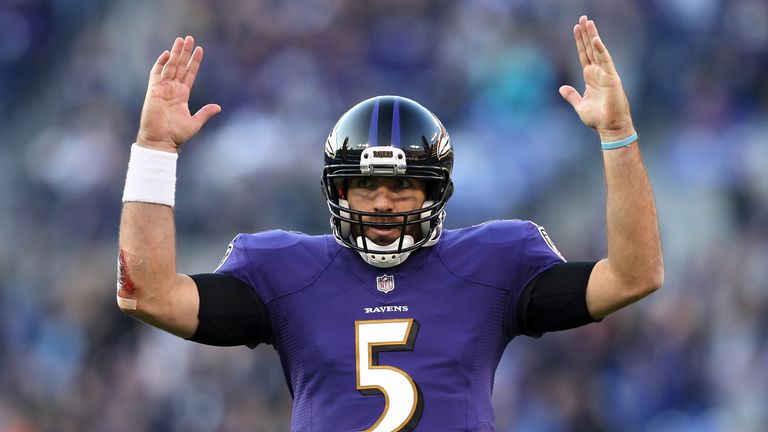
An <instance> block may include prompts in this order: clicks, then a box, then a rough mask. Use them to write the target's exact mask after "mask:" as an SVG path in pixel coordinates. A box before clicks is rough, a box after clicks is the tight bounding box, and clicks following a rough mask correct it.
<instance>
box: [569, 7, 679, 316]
mask: <svg viewBox="0 0 768 432" xmlns="http://www.w3.org/2000/svg"><path fill="white" fill-rule="evenodd" d="M573 34H574V38H575V40H576V47H577V50H578V53H579V60H580V61H581V65H582V67H583V72H584V81H585V84H586V90H585V92H584V94H583V95H581V94H579V93H578V92H577V91H576V90H575V89H574V88H573V87H571V86H563V87H561V88H560V94H561V95H562V96H563V97H564V98H565V99H566V100H567V101H568V102H569V103H570V104H571V105H572V106H573V107H574V109H575V110H576V112H577V113H578V115H579V117H580V118H581V120H582V121H583V122H584V124H586V125H587V126H589V127H591V128H594V129H595V130H596V131H597V132H598V134H599V135H600V139H601V141H602V142H603V143H606V142H616V141H620V140H623V139H625V138H627V137H630V136H632V135H633V134H634V133H635V129H634V125H633V124H632V118H631V115H630V111H629V103H628V101H627V97H626V95H625V93H624V89H623V87H622V84H621V80H620V79H619V75H618V73H617V72H616V68H615V66H614V64H613V60H612V59H611V56H610V54H609V53H608V50H607V49H606V47H605V45H604V44H603V42H602V40H601V39H600V36H599V35H598V32H597V28H596V26H595V24H594V22H593V21H589V20H588V19H587V17H586V16H582V17H581V18H580V20H579V23H578V24H577V25H576V26H575V27H574V30H573ZM603 163H604V167H605V180H606V188H607V243H608V256H607V258H605V259H603V260H600V261H599V262H598V263H597V264H596V265H595V267H594V269H593V270H592V272H591V274H590V277H589V282H588V285H587V292H586V302H587V307H588V309H589V313H590V314H591V316H592V317H593V318H595V319H600V318H602V317H604V316H606V315H608V314H610V313H611V312H614V311H616V310H618V309H620V308H622V307H624V306H626V305H628V304H630V303H633V302H635V301H637V300H639V299H641V298H643V297H645V296H647V295H648V294H650V293H652V292H654V291H655V290H657V289H658V288H659V287H661V285H662V282H663V279H664V265H663V261H662V253H661V241H660V239H659V229H658V221H657V217H656V206H655V204H654V199H653V193H652V190H651V184H650V181H649V180H648V175H647V173H646V169H645V166H644V164H643V160H642V157H641V155H640V148H639V143H638V142H637V140H635V141H634V142H633V143H632V144H630V145H627V146H623V147H620V148H616V149H613V150H604V151H603Z"/></svg>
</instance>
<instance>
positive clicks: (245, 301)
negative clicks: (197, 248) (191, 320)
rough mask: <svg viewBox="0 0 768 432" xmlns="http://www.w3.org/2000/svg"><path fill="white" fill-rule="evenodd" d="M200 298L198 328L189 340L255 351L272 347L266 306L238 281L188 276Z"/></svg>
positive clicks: (219, 276) (214, 275) (227, 277)
mask: <svg viewBox="0 0 768 432" xmlns="http://www.w3.org/2000/svg"><path fill="white" fill-rule="evenodd" d="M190 277H191V278H192V280H194V281H195V284H196V285H197V292H198V293H199V295H200V310H199V312H198V320H199V324H198V325H197V330H196V331H195V334H194V335H192V337H191V338H189V340H191V341H195V342H199V343H202V344H206V345H216V346H237V345H246V346H248V347H249V348H255V347H256V345H258V344H260V343H272V324H271V321H270V319H269V313H268V311H267V306H266V305H265V304H264V302H263V301H262V300H261V299H260V298H259V296H258V295H256V293H255V292H254V291H253V289H251V287H250V286H248V284H246V283H245V282H243V281H241V280H240V279H238V278H236V277H234V276H230V275H224V274H218V273H202V274H196V275H190Z"/></svg>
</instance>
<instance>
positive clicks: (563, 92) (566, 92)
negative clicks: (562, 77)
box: [560, 85, 581, 110]
mask: <svg viewBox="0 0 768 432" xmlns="http://www.w3.org/2000/svg"><path fill="white" fill-rule="evenodd" d="M560 96H562V97H563V99H565V100H566V101H568V103H569V104H571V106H572V107H573V108H574V109H576V110H578V109H577V107H578V106H579V105H580V104H581V95H580V94H579V92H578V91H576V89H575V88H573V87H571V86H568V85H564V86H561V87H560Z"/></svg>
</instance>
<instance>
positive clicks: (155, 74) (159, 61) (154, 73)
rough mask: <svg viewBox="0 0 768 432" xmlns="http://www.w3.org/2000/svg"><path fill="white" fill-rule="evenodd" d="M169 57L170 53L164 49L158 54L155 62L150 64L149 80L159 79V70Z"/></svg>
mask: <svg viewBox="0 0 768 432" xmlns="http://www.w3.org/2000/svg"><path fill="white" fill-rule="evenodd" d="M169 58H171V53H170V51H168V50H165V51H163V53H162V54H160V56H159V57H158V58H157V61H155V64H154V65H153V66H152V70H151V71H149V79H150V80H151V81H156V80H159V79H160V72H162V71H163V66H165V64H166V63H168V59H169Z"/></svg>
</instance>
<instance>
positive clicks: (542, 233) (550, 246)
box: [538, 226, 567, 261]
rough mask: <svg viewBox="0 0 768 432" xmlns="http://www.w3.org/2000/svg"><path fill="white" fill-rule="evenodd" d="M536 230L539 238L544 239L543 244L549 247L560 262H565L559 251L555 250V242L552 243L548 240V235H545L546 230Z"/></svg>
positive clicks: (541, 227)
mask: <svg viewBox="0 0 768 432" xmlns="http://www.w3.org/2000/svg"><path fill="white" fill-rule="evenodd" d="M538 229H539V234H540V235H541V238H542V239H544V243H546V244H547V246H549V248H550V249H552V252H554V253H556V254H557V256H559V257H560V259H561V260H563V261H567V260H566V259H565V257H564V256H563V254H561V253H560V251H559V250H557V246H555V242H553V241H552V239H551V238H549V234H547V230H545V229H544V227H543V226H540V227H538Z"/></svg>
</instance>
